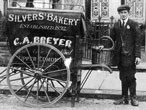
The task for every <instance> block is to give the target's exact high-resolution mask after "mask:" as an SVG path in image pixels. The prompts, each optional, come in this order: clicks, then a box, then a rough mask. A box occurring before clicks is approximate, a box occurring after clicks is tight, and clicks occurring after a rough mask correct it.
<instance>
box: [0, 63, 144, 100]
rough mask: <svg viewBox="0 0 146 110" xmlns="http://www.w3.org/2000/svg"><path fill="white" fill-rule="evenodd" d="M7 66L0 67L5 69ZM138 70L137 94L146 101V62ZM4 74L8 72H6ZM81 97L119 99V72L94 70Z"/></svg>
mask: <svg viewBox="0 0 146 110" xmlns="http://www.w3.org/2000/svg"><path fill="white" fill-rule="evenodd" d="M5 68H6V67H0V70H1V71H3V70H4V69H5ZM137 70H143V71H138V72H137V74H136V79H137V96H138V99H139V100H141V101H146V74H145V73H146V63H141V64H140V65H138V66H137ZM86 72H87V71H86V70H84V71H83V74H82V79H83V77H84V76H85V74H86ZM3 74H6V72H4V73H3ZM0 93H3V94H5V93H6V94H7V93H10V92H9V88H8V87H7V82H6V80H4V81H3V82H2V83H0ZM80 96H81V97H97V98H101V99H117V98H119V97H120V96H121V82H120V80H119V72H118V71H117V70H116V71H113V73H112V74H109V72H100V71H93V72H92V73H91V75H90V77H89V79H88V80H87V82H86V84H85V85H84V87H83V89H82V90H81V94H80Z"/></svg>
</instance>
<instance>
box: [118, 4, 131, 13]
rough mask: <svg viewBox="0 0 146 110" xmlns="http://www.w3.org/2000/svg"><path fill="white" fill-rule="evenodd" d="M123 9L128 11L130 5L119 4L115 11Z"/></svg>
mask: <svg viewBox="0 0 146 110" xmlns="http://www.w3.org/2000/svg"><path fill="white" fill-rule="evenodd" d="M123 10H127V11H129V10H130V7H129V6H128V5H121V6H119V7H118V8H117V11H118V12H120V11H123Z"/></svg>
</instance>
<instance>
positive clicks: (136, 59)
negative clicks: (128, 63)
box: [135, 57, 141, 65]
mask: <svg viewBox="0 0 146 110" xmlns="http://www.w3.org/2000/svg"><path fill="white" fill-rule="evenodd" d="M140 62H141V59H140V58H139V57H136V58H135V64H136V65H138V64H139V63H140Z"/></svg>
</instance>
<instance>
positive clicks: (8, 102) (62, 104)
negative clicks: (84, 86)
mask: <svg viewBox="0 0 146 110" xmlns="http://www.w3.org/2000/svg"><path fill="white" fill-rule="evenodd" d="M113 102H114V100H109V99H95V98H90V99H87V98H81V99H80V101H79V102H77V103H76V105H75V107H73V108H72V107H71V103H70V99H69V98H66V99H63V100H61V101H59V102H57V103H56V104H55V105H53V106H52V107H51V108H31V107H26V106H24V104H22V103H20V102H19V101H18V99H16V98H15V97H14V96H12V95H5V94H0V110H146V102H140V103H139V106H138V107H133V106H131V104H129V105H114V104H113Z"/></svg>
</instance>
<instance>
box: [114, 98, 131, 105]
mask: <svg viewBox="0 0 146 110" xmlns="http://www.w3.org/2000/svg"><path fill="white" fill-rule="evenodd" d="M114 104H115V105H120V104H129V101H128V98H125V97H123V98H122V99H120V100H117V101H116V102H114Z"/></svg>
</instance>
